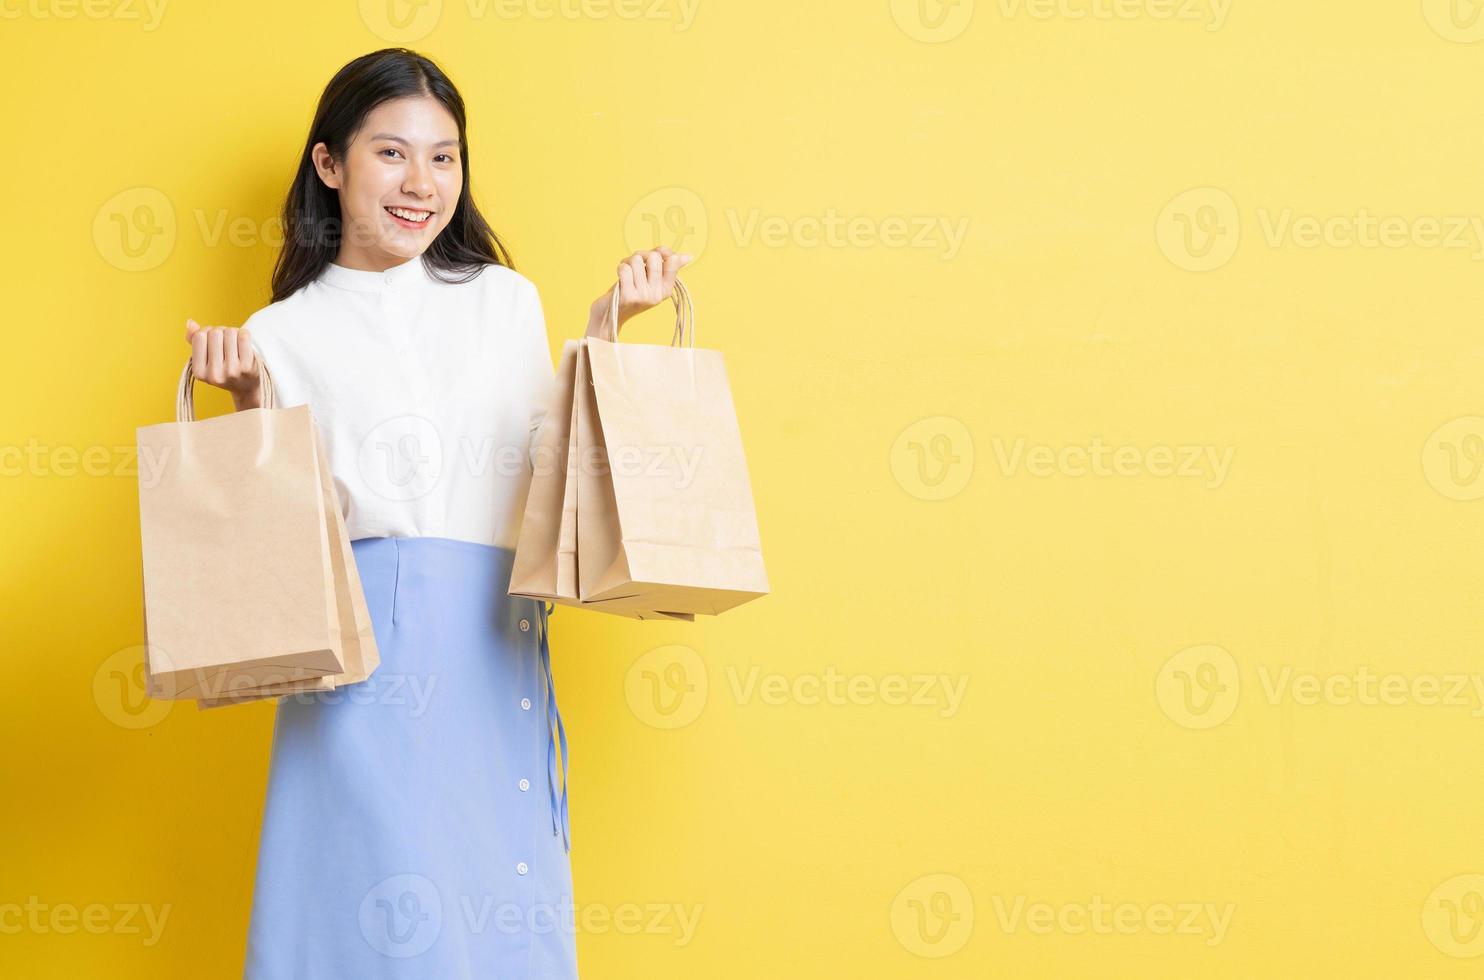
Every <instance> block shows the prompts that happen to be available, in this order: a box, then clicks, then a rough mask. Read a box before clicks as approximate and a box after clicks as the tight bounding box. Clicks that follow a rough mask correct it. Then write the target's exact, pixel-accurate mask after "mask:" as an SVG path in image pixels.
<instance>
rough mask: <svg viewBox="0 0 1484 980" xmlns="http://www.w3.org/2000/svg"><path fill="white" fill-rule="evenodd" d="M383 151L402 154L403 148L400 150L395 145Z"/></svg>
mask: <svg viewBox="0 0 1484 980" xmlns="http://www.w3.org/2000/svg"><path fill="white" fill-rule="evenodd" d="M381 152H382V153H396V154H398V155H399V156H400V155H401V152H402V151H401V150H398V149H397V148H396V147H395V146H389V147H387V148H386V149H384V150H382V151H381Z"/></svg>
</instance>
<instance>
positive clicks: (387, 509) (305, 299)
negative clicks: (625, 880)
mask: <svg viewBox="0 0 1484 980" xmlns="http://www.w3.org/2000/svg"><path fill="white" fill-rule="evenodd" d="M283 221H284V233H285V236H284V237H285V244H284V247H283V251H282V253H281V254H280V256H279V258H278V263H277V266H276V267H275V269H274V272H273V301H272V303H271V304H270V305H269V306H266V307H264V308H263V309H261V310H259V311H257V312H256V313H254V314H253V315H252V316H251V317H250V318H249V319H248V320H247V322H246V323H245V324H244V325H243V326H242V327H241V328H240V329H233V328H230V327H202V326H200V325H198V324H197V323H196V321H194V320H191V321H188V322H187V327H186V337H187V339H188V340H189V341H190V343H191V346H192V357H193V359H194V365H193V366H194V370H195V374H196V376H197V377H198V378H201V379H202V380H203V381H207V382H209V383H211V384H214V385H217V386H218V387H221V388H225V389H226V390H228V391H230V392H231V393H232V398H233V402H234V405H235V406H236V408H237V409H239V410H240V409H246V408H255V407H259V406H261V404H262V389H261V383H260V377H259V361H260V360H261V361H262V362H263V363H265V364H266V366H267V369H268V371H269V373H270V376H271V377H272V380H273V383H274V387H275V390H276V393H277V403H278V405H280V406H282V407H288V406H292V405H298V404H308V405H309V406H310V408H311V410H312V412H313V413H314V418H315V421H316V422H317V424H318V426H319V429H320V433H321V435H322V437H323V438H324V439H325V441H326V446H327V448H328V452H329V457H330V467H331V470H332V472H333V475H334V480H335V485H336V489H337V490H338V492H339V495H340V500H341V504H342V507H343V508H344V513H345V518H346V522H347V526H348V529H349V532H350V537H351V539H352V545H351V547H352V549H353V551H354V553H355V560H356V566H357V569H358V571H359V573H360V576H361V581H362V585H363V588H364V591H365V594H366V600H367V603H368V605H369V606H370V610H371V616H372V621H373V626H374V629H375V634H376V641H377V645H378V648H379V650H380V653H381V666H380V668H379V669H378V670H377V672H376V673H375V674H374V675H373V676H372V677H371V679H370V680H368V681H366V682H364V683H362V684H357V685H351V686H349V687H346V688H342V689H339V690H336V691H334V692H329V693H325V694H318V695H291V696H289V697H286V698H284V699H282V700H281V701H280V702H279V706H278V713H277V718H276V721H275V726H274V732H273V745H272V751H271V763H270V771H269V779H268V791H267V800H266V804H265V807H264V812H263V827H262V834H261V841H260V845H259V853H258V862H257V881H256V885H255V890H254V895H253V906H252V917H251V922H250V924H249V930H248V941H247V958H246V969H245V977H246V980H304V978H313V980H328V978H355V980H377V978H383V977H386V978H391V977H397V978H411V977H416V978H430V980H431V978H437V980H454V978H475V977H477V978H500V980H514V978H526V977H531V978H535V977H540V978H567V977H575V976H576V975H577V963H576V943H575V928H574V923H573V903H572V879H571V866H570V863H569V858H568V853H567V852H568V848H569V847H570V841H569V828H568V818H567V792H566V774H565V769H566V761H567V751H566V745H565V741H566V733H565V730H564V728H563V727H562V725H561V717H560V715H559V714H558V712H557V707H556V696H555V693H554V691H553V688H552V683H551V661H550V648H549V645H548V642H547V616H548V610H547V608H546V606H545V604H544V603H541V602H537V601H534V600H530V599H522V598H513V597H511V596H509V595H507V594H506V590H507V588H508V585H509V579H510V570H511V560H512V557H513V549H514V547H515V543H516V538H517V535H518V533H519V529H520V520H521V517H522V514H523V508H524V502H525V497H526V492H527V489H528V487H529V482H530V475H531V466H532V465H533V462H534V461H533V457H532V456H531V452H532V448H533V447H532V442H533V435H534V433H535V430H536V428H537V427H538V426H539V424H540V422H541V420H542V418H543V417H544V416H545V412H546V406H547V399H548V396H549V395H550V393H551V389H552V386H553V381H554V379H553V369H552V363H551V356H550V349H549V347H548V342H547V334H546V327H545V322H544V318H543V313H542V307H541V301H540V299H539V297H538V295H537V292H536V288H535V287H534V286H533V285H532V284H531V282H530V281H529V280H527V279H526V278H524V277H523V276H521V275H519V274H518V273H516V272H515V271H514V269H513V268H512V265H511V262H510V259H509V256H508V254H507V253H506V251H505V248H504V246H503V245H502V244H501V243H500V241H499V239H498V238H497V237H496V236H495V234H494V233H493V232H492V231H491V229H490V226H489V225H488V224H487V223H486V222H485V219H484V217H483V216H482V215H481V214H480V213H479V210H478V208H476V207H475V205H474V200H473V197H472V196H471V194H470V189H469V144H468V139H467V137H466V132H465V115H464V103H463V100H462V98H460V96H459V93H458V91H457V90H456V89H455V88H454V86H453V84H452V82H450V81H449V79H448V77H447V76H446V75H445V74H444V73H443V72H442V71H441V70H440V69H439V68H438V66H437V65H435V64H434V63H433V62H431V61H430V60H428V59H427V58H424V57H422V56H420V55H418V54H415V53H413V52H411V51H407V50H404V49H400V48H398V49H388V50H383V51H377V52H375V53H373V54H369V55H366V56H364V57H361V58H357V59H356V60H355V61H352V62H351V63H350V64H348V65H346V66H345V67H344V68H342V69H341V70H340V71H339V72H338V73H336V75H335V77H334V78H333V79H331V81H330V83H329V85H328V86H327V87H326V89H325V91H324V93H323V95H322V96H321V97H320V102H319V107H318V109H317V111H316V113H315V116H314V122H313V123H312V125H311V127H310V132H309V138H308V139H307V140H306V141H305V147H304V154H303V158H302V159H301V161H300V163H299V169H298V172H297V173H296V174H295V175H294V179H293V184H292V186H291V188H290V190H289V194H288V199H287V201H286V202H285V204H284V209H283ZM690 258H691V257H690V256H687V255H677V254H673V253H672V252H671V251H670V250H669V249H664V248H661V249H657V250H654V251H650V252H643V253H639V254H635V255H633V256H630V257H629V258H628V259H626V260H624V261H623V262H622V263H621V264H620V265H619V267H618V284H617V286H616V288H617V289H618V290H619V323H620V324H621V323H622V322H623V321H625V320H627V319H628V318H629V317H631V316H633V315H634V314H635V313H638V312H640V311H642V310H645V309H648V308H649V307H651V306H654V305H656V304H658V303H660V302H662V301H664V300H665V299H667V298H668V297H669V296H670V293H671V291H672V289H673V288H674V283H675V276H676V273H677V272H678V271H679V270H680V268H681V267H682V266H684V265H685V264H686V263H687V262H689V261H690ZM611 298H612V292H611V290H610V291H608V292H607V293H605V294H604V295H602V296H600V297H599V298H598V299H597V300H595V301H594V302H593V305H592V313H591V317H590V320H589V323H588V334H589V335H594V334H597V333H598V332H599V331H600V330H601V329H602V325H603V323H604V318H605V317H606V316H607V315H608V309H609V305H610V301H611ZM250 573H251V570H250V569H244V574H250ZM557 743H561V744H560V750H561V751H560V756H561V760H562V766H561V768H562V770H563V771H562V774H561V776H560V778H559V777H558V773H557V764H556V751H557V748H558V744H557Z"/></svg>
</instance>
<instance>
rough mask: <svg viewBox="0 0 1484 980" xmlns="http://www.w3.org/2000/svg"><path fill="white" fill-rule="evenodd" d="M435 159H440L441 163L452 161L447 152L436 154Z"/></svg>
mask: <svg viewBox="0 0 1484 980" xmlns="http://www.w3.org/2000/svg"><path fill="white" fill-rule="evenodd" d="M436 159H438V160H440V161H442V162H443V163H453V157H451V156H449V155H448V154H447V153H440V154H438V156H437V158H436Z"/></svg>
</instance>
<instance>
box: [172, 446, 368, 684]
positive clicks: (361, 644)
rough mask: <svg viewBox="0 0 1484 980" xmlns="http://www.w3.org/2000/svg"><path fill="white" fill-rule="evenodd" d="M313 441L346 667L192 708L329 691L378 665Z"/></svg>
mask: <svg viewBox="0 0 1484 980" xmlns="http://www.w3.org/2000/svg"><path fill="white" fill-rule="evenodd" d="M314 441H315V455H316V456H317V457H318V462H319V476H320V491H321V500H322V501H323V503H324V508H325V514H326V516H327V518H328V520H326V521H325V529H326V532H327V534H328V535H329V539H330V540H329V547H330V564H331V566H332V567H331V573H332V574H333V575H334V578H335V609H336V614H337V616H338V619H339V624H340V640H341V653H342V656H343V659H344V661H345V670H344V671H342V672H341V673H338V674H331V675H327V676H325V677H315V678H311V679H309V680H302V681H287V682H285V683H282V684H268V685H265V686H262V687H248V688H244V689H242V690H237V691H228V692H227V693H224V694H221V695H218V696H207V697H201V698H198V699H197V701H196V706H197V707H198V708H200V709H203V710H204V709H206V708H219V707H223V706H225V705H229V704H243V703H245V702H248V701H259V700H263V699H265V698H277V697H283V696H285V695H289V694H298V693H314V692H318V691H329V690H334V689H335V688H336V687H343V686H344V685H346V684H357V683H359V682H361V681H363V680H366V679H367V678H368V677H370V676H371V675H372V674H373V673H375V671H376V668H377V667H378V666H379V665H380V664H381V655H380V652H379V651H378V650H377V648H376V634H375V631H374V630H373V628H372V623H371V610H370V609H369V608H368V607H367V605H366V596H365V592H364V590H363V589H362V587H361V574H360V570H359V569H358V568H356V560H355V552H354V550H353V549H352V548H351V546H350V535H349V533H348V532H347V530H346V527H345V517H344V515H342V514H341V512H340V496H339V494H338V493H337V492H336V490H335V478H334V475H333V474H332V473H331V470H330V457H329V454H328V453H327V452H326V451H325V447H324V440H323V439H322V438H321V437H320V434H319V428H318V427H317V426H316V427H315V430H314Z"/></svg>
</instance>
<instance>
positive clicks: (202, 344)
mask: <svg viewBox="0 0 1484 980" xmlns="http://www.w3.org/2000/svg"><path fill="white" fill-rule="evenodd" d="M210 339H211V335H210V332H209V331H206V330H197V331H196V332H195V333H194V334H192V335H191V371H192V373H194V374H195V375H196V377H198V378H200V379H201V380H202V381H205V380H206V342H207V341H208V340H210Z"/></svg>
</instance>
